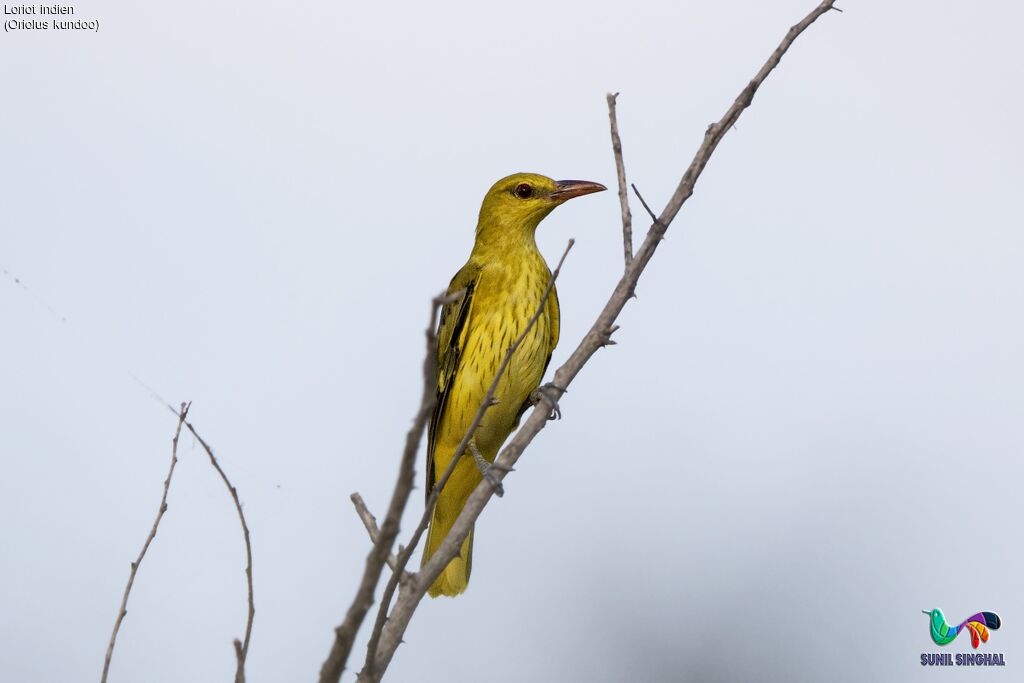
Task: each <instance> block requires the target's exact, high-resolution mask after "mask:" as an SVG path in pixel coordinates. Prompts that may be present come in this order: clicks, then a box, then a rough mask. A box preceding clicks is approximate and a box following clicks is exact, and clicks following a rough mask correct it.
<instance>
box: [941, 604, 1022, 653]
mask: <svg viewBox="0 0 1024 683" xmlns="http://www.w3.org/2000/svg"><path fill="white" fill-rule="evenodd" d="M921 611H922V612H924V613H925V614H927V615H928V616H930V617H931V632H932V640H933V641H935V644H936V645H948V644H949V643H952V642H953V641H954V640H956V637H957V634H959V633H960V631H962V630H963V629H964V627H965V626H966V627H967V630H968V631H970V632H971V646H972V647H974V648H977V647H978V645H980V644H981V643H987V642H988V631H989V629H992V630H993V631H995V630H996V629H997V628H999V626H1000V625H1001V624H1002V622H1001V621H1000V620H999V615H998V614H996V613H995V612H978V613H977V614H975V615H974V616H970V617H967V618H966V619H964V620H963V621H962V622H961V623H960V625H959V626H950V625H949V624H947V623H946V618H945V617H944V616H943V615H942V610H940V609H938V608H935V609H933V610H932V611H931V612H929V611H927V610H921Z"/></svg>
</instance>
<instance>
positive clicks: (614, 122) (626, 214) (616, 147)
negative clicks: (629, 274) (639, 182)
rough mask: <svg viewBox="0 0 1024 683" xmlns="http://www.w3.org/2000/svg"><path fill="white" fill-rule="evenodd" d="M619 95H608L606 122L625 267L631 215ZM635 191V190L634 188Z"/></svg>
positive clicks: (630, 252)
mask: <svg viewBox="0 0 1024 683" xmlns="http://www.w3.org/2000/svg"><path fill="white" fill-rule="evenodd" d="M618 96H619V93H608V95H607V99H608V121H609V124H610V127H611V131H612V153H613V154H614V155H615V174H616V176H618V181H619V206H620V207H622V256H623V258H624V259H625V262H626V267H627V268H629V262H630V261H632V260H633V215H632V214H631V213H630V211H629V195H628V193H627V192H626V164H625V163H624V162H623V161H622V140H621V139H620V138H619V120H618V118H617V117H616V115H615V100H616V98H617V97H618ZM634 189H635V188H634Z"/></svg>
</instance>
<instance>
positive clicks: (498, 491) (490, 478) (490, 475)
mask: <svg viewBox="0 0 1024 683" xmlns="http://www.w3.org/2000/svg"><path fill="white" fill-rule="evenodd" d="M484 479H486V480H487V483H488V484H490V485H491V488H492V489H494V495H496V496H497V497H498V498H501V497H502V496H504V495H505V487H504V486H502V485H501V481H500V480H499V479H498V475H496V474H495V473H494V467H493V466H492V467H488V468H487V469H486V470H484Z"/></svg>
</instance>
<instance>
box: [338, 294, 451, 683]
mask: <svg viewBox="0 0 1024 683" xmlns="http://www.w3.org/2000/svg"><path fill="white" fill-rule="evenodd" d="M464 295H465V292H464V291H462V292H456V293H454V294H452V295H442V296H438V297H435V298H434V299H433V301H432V302H431V308H430V322H429V324H428V325H427V331H426V347H427V349H426V354H425V356H424V359H423V392H422V395H421V397H420V405H419V408H417V410H416V417H415V418H414V419H413V423H412V426H411V427H410V428H409V431H408V432H407V433H406V435H405V448H404V450H403V451H402V461H401V464H400V465H399V469H398V480H397V481H396V482H395V488H394V491H393V492H392V494H391V502H390V504H389V506H388V513H387V515H386V516H385V518H384V524H383V525H382V526H381V528H380V532H379V533H378V534H377V538H376V540H375V541H374V544H373V547H372V548H370V552H369V553H368V554H367V556H366V566H365V568H364V569H363V578H362V580H361V581H360V583H359V588H358V589H357V590H356V595H355V597H354V598H353V599H352V604H351V605H349V608H348V611H347V612H346V613H345V620H344V621H342V622H341V625H339V626H338V627H337V628H335V629H334V643H332V645H331V651H330V653H329V654H328V655H327V659H326V660H324V663H323V665H322V666H321V667H320V681H321V683H328V682H330V683H333V682H335V681H338V680H340V679H341V672H342V671H344V670H345V664H346V662H347V661H348V657H349V654H350V653H351V652H352V645H353V643H354V642H355V638H356V633H357V632H358V631H359V628H360V626H362V624H363V619H364V618H365V617H366V613H367V612H368V611H369V610H370V607H371V606H372V605H373V592H374V590H375V589H376V588H377V584H378V583H379V582H380V575H381V572H382V571H383V569H384V564H385V563H386V562H387V557H388V555H389V554H390V553H391V546H392V545H394V543H395V539H396V538H397V537H398V529H399V527H398V525H399V522H400V521H401V518H402V512H403V511H404V510H405V506H406V503H408V501H409V494H410V493H411V492H412V488H413V483H414V481H413V480H414V479H415V475H416V452H417V451H418V450H419V445H420V439H421V438H422V436H423V430H424V429H426V426H427V421H428V420H429V419H430V416H431V414H432V413H433V412H434V405H435V404H436V403H437V334H436V332H435V328H436V322H437V311H438V309H440V308H441V306H443V305H445V304H447V303H451V302H453V301H457V300H458V299H459V297H461V296H464ZM399 573H401V572H399Z"/></svg>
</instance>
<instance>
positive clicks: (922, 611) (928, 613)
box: [921, 609, 932, 616]
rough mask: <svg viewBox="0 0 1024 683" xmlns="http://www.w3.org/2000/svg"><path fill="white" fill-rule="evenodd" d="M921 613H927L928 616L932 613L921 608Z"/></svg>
mask: <svg viewBox="0 0 1024 683" xmlns="http://www.w3.org/2000/svg"><path fill="white" fill-rule="evenodd" d="M921 614H927V615H928V616H931V615H932V613H931V612H929V611H928V610H926V609H923V610H921Z"/></svg>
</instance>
